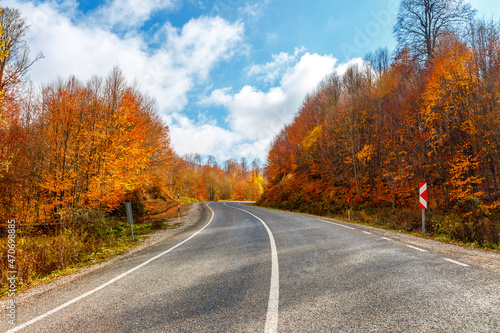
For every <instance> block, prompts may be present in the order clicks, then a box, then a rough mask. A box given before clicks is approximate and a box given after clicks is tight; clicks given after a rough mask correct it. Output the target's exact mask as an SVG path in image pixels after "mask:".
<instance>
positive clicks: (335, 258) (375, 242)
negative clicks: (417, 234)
mask: <svg viewBox="0 0 500 333" xmlns="http://www.w3.org/2000/svg"><path fill="white" fill-rule="evenodd" d="M209 207H210V210H208V209H207V214H206V218H205V220H204V221H203V223H202V224H200V227H198V229H194V230H191V231H189V232H186V233H183V234H181V235H178V236H176V237H174V238H172V239H171V240H169V241H167V242H165V243H163V244H161V245H159V246H156V247H154V248H152V249H150V250H147V251H144V252H142V253H140V254H137V255H135V256H133V257H131V258H129V259H127V260H124V261H122V262H120V263H118V264H116V265H113V266H111V267H109V268H107V269H103V270H101V271H99V272H97V273H94V274H92V275H89V276H86V277H84V278H82V279H80V280H78V281H75V282H73V283H71V284H70V285H67V286H64V287H61V288H59V289H56V290H53V291H51V292H49V293H47V294H44V295H41V296H38V297H36V298H33V299H30V300H27V301H26V302H24V303H22V304H20V305H19V307H18V308H17V323H18V325H17V326H16V328H15V329H19V331H21V332H106V333H111V332H264V331H266V332H500V274H498V273H495V272H492V271H489V270H485V269H483V268H479V267H476V266H473V265H465V263H462V262H460V261H458V260H454V258H450V257H446V256H444V255H442V254H440V253H437V252H432V251H429V250H424V249H421V248H418V247H415V246H409V245H408V244H405V243H403V242H400V241H396V240H394V239H391V238H388V237H382V235H380V234H378V233H377V232H368V231H366V230H365V229H362V228H359V227H358V226H356V225H354V224H348V223H343V222H337V221H333V220H328V219H321V218H315V217H312V216H307V215H302V214H291V213H286V212H280V211H275V210H268V209H263V208H259V207H252V206H246V205H242V204H239V203H211V204H209ZM5 318H6V317H4V320H2V321H0V331H2V332H4V331H7V330H9V329H12V328H13V327H12V326H11V325H9V324H8V323H7V321H6V319H5ZM11 332H14V330H11Z"/></svg>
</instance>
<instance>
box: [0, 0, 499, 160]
mask: <svg viewBox="0 0 500 333" xmlns="http://www.w3.org/2000/svg"><path fill="white" fill-rule="evenodd" d="M470 3H471V4H472V6H473V7H474V8H476V9H478V16H479V17H485V18H487V19H490V18H491V17H494V18H495V17H496V18H498V14H499V13H500V3H499V2H498V1H497V0H473V1H470ZM0 6H3V7H16V8H19V9H20V10H21V11H22V13H23V16H24V17H26V19H27V21H28V22H29V24H30V25H31V31H30V33H29V34H28V36H27V39H28V42H29V45H30V48H31V49H32V50H33V51H34V52H39V51H41V52H43V53H44V55H45V58H44V59H42V60H41V61H39V62H38V63H36V64H35V65H34V66H33V68H32V70H31V77H32V80H33V82H34V83H35V84H36V85H41V84H46V83H48V82H51V81H53V80H55V79H57V78H58V77H62V78H67V77H68V76H69V75H76V76H77V77H78V78H79V79H81V80H83V81H86V80H88V79H89V78H90V77H91V76H92V75H100V76H106V75H107V73H109V71H110V70H111V69H112V67H113V66H115V65H119V66H120V67H121V69H122V71H123V72H124V73H125V75H126V76H127V78H128V80H129V81H130V82H131V83H133V82H135V83H137V84H138V85H139V87H141V89H142V90H143V91H146V92H147V93H148V94H150V95H151V96H152V97H154V98H155V99H156V100H157V101H158V112H159V113H160V114H161V115H162V118H163V119H164V121H165V122H166V123H167V124H168V125H169V127H170V135H171V139H172V144H173V147H174V149H175V150H176V152H177V153H178V154H180V155H184V154H188V153H200V154H202V155H204V156H207V155H214V156H215V157H216V158H217V160H218V161H219V162H223V161H224V160H226V159H228V158H235V159H240V158H241V157H245V158H247V159H248V160H253V159H254V158H259V159H260V160H262V161H265V159H266V155H267V149H268V147H269V145H270V143H271V141H272V138H273V137H274V136H275V135H276V134H277V133H278V132H279V130H280V129H281V128H282V127H283V126H284V124H286V123H287V122H289V121H290V120H291V119H292V118H293V115H294V114H295V113H296V112H297V111H298V109H299V107H300V105H301V103H302V101H303V99H304V97H305V96H306V94H307V93H309V92H311V91H313V90H314V88H315V87H316V86H317V84H318V83H319V82H320V81H321V79H322V78H323V77H324V76H326V75H328V74H330V73H332V72H334V71H338V72H340V73H341V72H342V71H343V70H345V68H346V66H348V65H349V64H352V63H360V62H361V58H362V57H363V56H364V55H365V54H366V53H367V52H369V51H373V50H375V49H376V48H377V47H380V46H382V47H385V46H387V47H388V48H389V49H390V50H392V49H393V48H394V46H395V43H394V38H393V36H392V27H393V25H394V22H395V18H396V15H397V10H398V6H399V1H394V0H382V1H369V0H361V1H347V0H339V1H334V0H314V1H306V0H254V1H250V0H213V1H208V0H108V1H93V0H80V1H76V0H53V1H24V0H3V1H1V2H0Z"/></svg>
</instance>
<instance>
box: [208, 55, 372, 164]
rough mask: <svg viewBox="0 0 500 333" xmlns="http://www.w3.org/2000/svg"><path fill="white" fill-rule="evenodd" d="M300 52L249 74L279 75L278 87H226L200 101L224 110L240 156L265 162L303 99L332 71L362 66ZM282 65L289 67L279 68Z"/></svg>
mask: <svg viewBox="0 0 500 333" xmlns="http://www.w3.org/2000/svg"><path fill="white" fill-rule="evenodd" d="M301 52H303V50H302V49H296V50H295V52H294V54H293V55H290V54H286V53H280V54H279V55H277V56H273V61H272V62H270V63H266V64H263V65H256V66H253V67H251V70H250V71H249V73H250V74H254V75H256V76H259V75H262V76H264V77H265V76H266V75H271V76H274V75H277V74H276V72H277V71H278V72H279V71H281V72H282V74H281V78H280V81H279V85H277V86H275V87H271V88H269V89H268V90H267V91H262V90H260V89H258V88H257V87H253V86H249V85H246V86H244V87H243V88H241V89H240V90H239V91H237V92H232V89H231V88H229V87H227V88H223V89H216V90H214V91H212V92H211V94H210V95H209V96H207V97H205V98H204V99H202V101H201V104H204V105H221V106H223V107H225V109H226V110H227V112H228V117H227V121H228V123H229V127H230V129H231V130H232V132H233V133H237V134H238V135H240V136H241V142H235V143H234V144H235V145H237V150H238V151H239V152H242V153H243V152H244V153H245V154H248V155H245V156H252V157H258V158H260V159H263V160H264V159H265V158H266V154H267V150H268V148H269V145H270V143H271V141H272V139H273V138H274V136H275V135H276V134H278V133H279V131H280V130H281V129H282V128H283V126H284V125H285V124H287V123H289V122H290V121H291V120H292V119H293V116H294V115H295V114H296V113H297V111H298V110H299V108H300V106H301V104H302V103H303V100H304V98H305V97H306V95H307V94H308V93H311V92H312V91H314V89H315V88H316V87H317V85H318V84H319V83H320V82H321V80H323V79H324V78H325V77H326V76H327V75H329V74H331V73H333V72H334V71H335V72H337V73H338V74H340V75H341V74H343V73H344V72H345V71H346V69H347V68H348V67H349V66H351V65H353V64H358V65H359V64H362V60H361V59H359V58H357V59H353V60H351V61H349V62H347V63H341V64H338V65H337V59H336V58H334V57H333V56H332V55H319V54H316V53H309V52H306V53H304V54H303V55H302V56H300V57H299V55H300V53H301ZM294 59H295V61H294ZM285 64H288V67H286V68H281V67H282V66H285ZM277 68H280V69H279V70H278V69H277ZM266 71H268V73H266Z"/></svg>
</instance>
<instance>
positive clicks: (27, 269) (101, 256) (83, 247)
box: [0, 206, 187, 299]
mask: <svg viewBox="0 0 500 333" xmlns="http://www.w3.org/2000/svg"><path fill="white" fill-rule="evenodd" d="M164 208H166V209H165V210H164V211H158V210H156V211H154V214H148V215H146V216H143V217H142V218H141V219H138V220H137V221H134V236H135V238H136V241H132V240H131V233H130V225H129V224H128V223H127V222H126V219H125V218H124V217H116V216H115V217H111V216H109V215H108V214H106V213H104V212H102V211H97V210H92V211H88V210H87V211H85V210H80V211H78V212H75V214H77V215H78V216H76V218H75V219H74V220H75V221H76V222H75V223H71V224H70V225H67V226H65V227H64V228H60V229H57V230H53V231H51V232H46V231H44V232H43V233H41V232H38V231H37V230H34V229H30V228H26V227H23V228H19V229H18V230H16V237H15V250H16V251H15V261H14V262H13V263H14V265H15V270H16V272H17V273H16V293H20V292H23V291H25V290H27V289H28V288H31V287H34V286H36V285H39V284H41V283H46V282H51V281H53V280H55V279H56V278H59V277H61V276H65V275H69V274H72V273H75V272H77V271H79V270H80V269H81V268H83V267H86V266H89V265H94V264H97V263H100V262H102V261H105V260H108V259H111V258H113V257H115V256H117V255H120V254H123V253H125V252H128V251H130V250H131V249H133V248H135V247H137V246H139V245H141V244H142V243H143V241H144V239H145V238H144V237H141V236H142V235H147V234H151V233H154V232H156V231H158V230H165V229H173V228H178V227H179V225H178V222H177V220H176V219H175V217H177V208H176V207H175V209H173V208H172V207H170V206H169V207H164ZM186 208H187V207H186ZM7 253H8V239H7V238H2V239H0V267H2V270H1V274H0V299H4V298H6V297H7V296H8V290H9V286H8V280H7V277H8V271H9V269H4V268H6V267H9V264H11V263H12V262H9V261H8V256H7ZM10 270H12V269H10Z"/></svg>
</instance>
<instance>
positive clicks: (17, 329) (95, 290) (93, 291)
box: [6, 204, 215, 333]
mask: <svg viewBox="0 0 500 333" xmlns="http://www.w3.org/2000/svg"><path fill="white" fill-rule="evenodd" d="M207 207H208V209H210V211H211V212H212V217H211V218H210V221H208V223H207V224H205V226H203V228H201V229H200V230H198V231H197V232H195V233H194V234H192V235H191V236H190V237H188V238H187V239H185V240H183V241H182V242H180V243H179V244H177V245H175V246H173V247H171V248H170V249H168V250H166V251H164V252H162V253H160V254H158V255H156V256H154V257H153V258H151V259H148V260H146V261H145V262H143V263H142V264H140V265H137V266H135V267H134V268H132V269H129V270H128V271H126V272H125V273H122V274H120V275H118V276H117V277H115V278H113V279H111V280H109V281H108V282H106V283H104V284H101V285H100V286H99V287H97V288H94V289H92V290H90V291H88V292H86V293H85V294H83V295H80V296H78V297H76V298H73V299H72V300H70V301H68V302H66V303H64V304H62V305H59V306H58V307H56V308H54V309H52V310H50V311H48V312H46V313H44V314H42V315H40V316H38V317H35V318H33V319H31V320H29V321H27V322H25V323H24V324H21V325H19V326H16V327H14V328H12V329H10V330H8V331H7V332H6V333H11V332H17V331H19V330H21V329H23V328H25V327H27V326H29V325H32V324H34V323H36V322H37V321H39V320H41V319H43V318H45V317H48V316H50V315H51V314H54V313H56V312H58V311H59V310H62V309H64V308H66V307H68V306H70V305H71V304H73V303H76V302H78V301H79V300H81V299H84V298H85V297H87V296H90V295H92V294H94V293H96V292H97V291H99V290H101V289H104V288H106V287H107V286H109V285H110V284H112V283H114V282H116V281H118V280H120V279H121V278H123V277H125V276H127V275H129V274H130V273H132V272H134V271H136V270H138V269H139V268H141V267H143V266H146V265H147V264H149V263H150V262H152V261H154V260H156V259H158V258H160V257H161V256H163V255H165V254H167V253H169V252H170V251H172V250H174V249H176V248H178V247H179V246H181V245H182V244H184V243H186V242H187V241H189V240H190V239H192V238H193V237H195V236H196V235H198V234H199V233H200V232H202V231H203V230H204V229H205V228H206V227H208V225H209V224H210V223H212V221H213V219H214V217H215V213H214V211H213V210H212V208H210V206H209V205H208V204H207Z"/></svg>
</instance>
